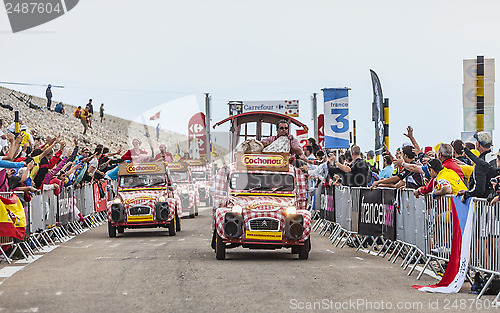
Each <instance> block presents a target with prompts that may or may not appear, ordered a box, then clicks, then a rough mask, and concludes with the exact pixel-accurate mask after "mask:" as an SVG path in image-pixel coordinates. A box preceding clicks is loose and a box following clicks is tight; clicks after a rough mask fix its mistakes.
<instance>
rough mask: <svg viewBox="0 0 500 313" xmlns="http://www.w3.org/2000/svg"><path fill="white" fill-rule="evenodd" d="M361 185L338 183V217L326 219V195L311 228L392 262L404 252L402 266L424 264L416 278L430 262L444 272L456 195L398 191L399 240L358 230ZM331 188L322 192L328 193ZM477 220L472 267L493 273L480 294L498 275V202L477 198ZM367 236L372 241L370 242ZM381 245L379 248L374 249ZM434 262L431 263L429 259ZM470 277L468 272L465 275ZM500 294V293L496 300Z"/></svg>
mask: <svg viewBox="0 0 500 313" xmlns="http://www.w3.org/2000/svg"><path fill="white" fill-rule="evenodd" d="M362 189H363V188H349V187H335V190H334V201H333V206H334V208H333V210H334V212H335V219H334V221H328V220H326V213H325V212H327V211H328V210H329V209H330V208H328V201H323V202H322V207H321V208H320V211H323V212H322V214H315V215H313V216H314V217H315V218H316V219H317V220H316V221H315V224H314V227H313V230H315V231H317V230H319V234H321V235H323V236H324V235H325V234H326V233H327V232H328V231H330V240H331V243H332V244H335V245H336V246H338V245H339V244H340V243H341V242H343V244H342V246H341V248H342V247H344V246H345V245H346V244H348V245H349V246H351V247H354V248H356V249H357V250H362V251H364V252H366V253H371V254H375V255H377V256H381V257H383V258H385V256H386V255H389V257H388V259H387V260H388V261H392V262H393V263H394V262H395V261H396V260H397V259H399V258H401V259H402V260H403V262H402V264H401V267H403V269H404V270H406V269H407V268H408V267H409V265H410V264H413V266H412V267H411V269H410V270H409V272H408V275H411V274H412V273H413V271H414V270H415V269H417V265H418V264H419V263H420V264H424V265H423V267H422V268H420V273H419V274H418V276H417V279H420V277H421V276H422V274H423V273H424V272H425V271H426V269H427V268H430V269H431V270H432V271H433V272H434V273H435V274H436V275H437V274H438V271H440V272H441V273H444V272H445V269H444V266H443V265H444V263H446V262H448V261H449V257H450V252H451V242H452V233H453V225H452V218H451V209H452V202H451V201H452V200H451V197H450V196H442V197H436V198H433V197H432V196H430V195H427V196H426V197H424V198H415V197H414V195H413V190H401V191H398V192H397V196H396V199H397V200H396V201H397V202H398V203H397V204H398V205H397V207H398V208H399V210H398V212H397V213H398V214H396V227H397V231H396V240H395V241H391V240H388V239H385V238H383V237H382V236H380V237H374V236H365V235H360V234H359V233H358V220H359V212H360V210H359V204H360V193H361V190H362ZM327 196H328V194H327V192H326V191H325V192H324V193H323V198H324V199H326V198H327ZM473 203H474V220H473V230H472V233H473V235H472V236H473V238H472V242H471V260H470V266H469V268H470V269H472V270H476V271H480V272H483V273H487V274H489V275H490V276H489V278H488V281H487V282H486V284H485V285H484V287H483V289H482V290H481V292H480V293H479V294H478V299H479V298H481V296H482V295H483V294H484V292H485V290H486V289H487V288H488V286H489V285H490V284H491V282H492V281H493V279H494V278H495V277H500V203H499V204H496V205H494V206H491V205H488V204H487V202H486V200H485V199H473ZM369 239H372V240H373V242H372V243H371V246H370V247H369V248H368V247H367V246H366V243H367V242H368V240H369ZM373 250H378V252H376V251H373ZM431 263H432V264H431ZM467 279H468V280H469V282H471V279H470V276H468V277H467ZM499 300H500V294H498V295H497V297H496V299H495V300H494V302H495V303H496V302H498V301H499Z"/></svg>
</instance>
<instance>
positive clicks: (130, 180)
mask: <svg viewBox="0 0 500 313" xmlns="http://www.w3.org/2000/svg"><path fill="white" fill-rule="evenodd" d="M166 182H167V180H166V176H165V174H161V175H125V176H120V187H124V188H132V187H151V186H165V184H166Z"/></svg>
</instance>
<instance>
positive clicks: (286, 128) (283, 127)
mask: <svg viewBox="0 0 500 313" xmlns="http://www.w3.org/2000/svg"><path fill="white" fill-rule="evenodd" d="M280 129H281V130H283V129H288V127H280Z"/></svg>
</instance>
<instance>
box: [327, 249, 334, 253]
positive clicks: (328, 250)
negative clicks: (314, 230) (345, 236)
mask: <svg viewBox="0 0 500 313" xmlns="http://www.w3.org/2000/svg"><path fill="white" fill-rule="evenodd" d="M326 252H330V253H335V252H333V251H332V250H330V249H327V250H326Z"/></svg>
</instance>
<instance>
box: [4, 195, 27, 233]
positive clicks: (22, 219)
mask: <svg viewBox="0 0 500 313" xmlns="http://www.w3.org/2000/svg"><path fill="white" fill-rule="evenodd" d="M25 234H26V215H25V214H24V208H23V206H22V204H21V201H19V198H17V196H16V195H15V194H12V195H11V196H10V197H9V198H4V197H2V196H0V236H4V237H13V238H17V239H24V235H25Z"/></svg>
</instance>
